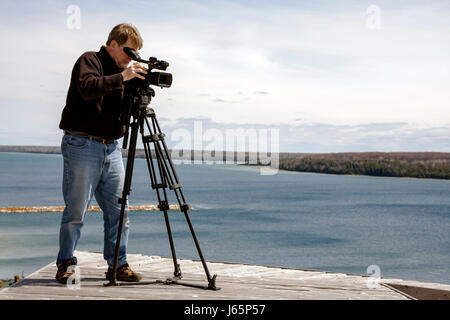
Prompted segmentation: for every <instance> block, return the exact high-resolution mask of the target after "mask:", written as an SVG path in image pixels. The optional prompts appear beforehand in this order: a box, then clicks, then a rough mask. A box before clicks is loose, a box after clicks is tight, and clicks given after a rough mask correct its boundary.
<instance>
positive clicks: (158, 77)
mask: <svg viewBox="0 0 450 320" xmlns="http://www.w3.org/2000/svg"><path fill="white" fill-rule="evenodd" d="M123 52H125V53H126V54H127V55H128V56H129V57H130V58H131V59H133V60H135V61H137V62H143V63H146V64H147V65H148V71H147V74H146V75H145V80H142V79H139V78H133V79H131V80H129V81H126V82H125V86H126V87H130V88H139V87H142V86H149V85H154V86H158V87H161V88H170V86H171V85H172V74H171V73H168V72H159V71H153V72H151V70H152V69H158V70H164V71H165V70H166V69H167V67H168V66H169V63H168V62H166V61H163V60H158V59H156V58H155V57H150V58H149V59H148V60H144V59H142V58H141V57H140V56H139V54H138V53H137V52H136V51H135V50H134V49H132V48H129V47H125V48H123Z"/></svg>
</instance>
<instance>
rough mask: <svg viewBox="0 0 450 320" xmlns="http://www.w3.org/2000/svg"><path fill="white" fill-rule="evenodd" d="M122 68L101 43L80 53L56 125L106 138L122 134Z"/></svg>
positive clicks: (114, 137)
mask: <svg viewBox="0 0 450 320" xmlns="http://www.w3.org/2000/svg"><path fill="white" fill-rule="evenodd" d="M122 71H123V69H121V68H119V67H118V66H117V65H116V63H115V61H114V59H113V58H112V57H111V56H110V55H109V53H108V52H107V51H106V48H105V47H104V46H102V47H101V48H100V51H98V52H92V51H89V52H86V53H84V54H82V55H81V56H80V57H79V58H78V60H77V62H76V63H75V66H74V67H73V70H72V77H71V80H70V87H69V92H68V93H67V100H66V106H65V107H64V109H63V112H62V117H61V122H60V123H59V128H60V129H64V130H72V131H81V132H85V133H87V134H90V135H93V136H97V137H102V138H105V139H118V138H120V137H122V136H123V135H124V133H125V125H124V121H123V119H122V111H123V110H122V98H123V92H124V85H123V78H122V75H121V74H120V73H121V72H122Z"/></svg>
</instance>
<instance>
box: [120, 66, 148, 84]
mask: <svg viewBox="0 0 450 320" xmlns="http://www.w3.org/2000/svg"><path fill="white" fill-rule="evenodd" d="M147 70H148V66H147V65H146V64H145V63H142V62H133V63H132V64H131V65H130V66H129V67H127V68H126V69H125V70H123V71H122V77H123V81H128V80H131V79H133V78H134V77H137V78H139V79H142V80H144V79H145V77H144V76H143V75H141V73H142V74H146V73H147Z"/></svg>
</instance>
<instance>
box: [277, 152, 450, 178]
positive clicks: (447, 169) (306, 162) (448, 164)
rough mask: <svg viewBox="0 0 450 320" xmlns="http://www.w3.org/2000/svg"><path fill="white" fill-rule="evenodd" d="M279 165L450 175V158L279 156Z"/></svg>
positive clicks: (307, 169)
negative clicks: (393, 158)
mask: <svg viewBox="0 0 450 320" xmlns="http://www.w3.org/2000/svg"><path fill="white" fill-rule="evenodd" d="M279 168H280V169H284V170H291V171H304V172H318V173H332V174H351V175H367V176H384V177H412V178H433V179H450V160H447V159H436V160H411V159H408V160H389V159H381V160H374V159H353V160H345V159H320V158H319V159H314V158H311V157H301V158H292V157H289V158H283V157H280V166H279Z"/></svg>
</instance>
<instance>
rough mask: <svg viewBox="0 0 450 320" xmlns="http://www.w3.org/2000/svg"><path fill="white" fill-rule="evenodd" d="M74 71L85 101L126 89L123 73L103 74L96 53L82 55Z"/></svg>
mask: <svg viewBox="0 0 450 320" xmlns="http://www.w3.org/2000/svg"><path fill="white" fill-rule="evenodd" d="M74 71H75V79H74V80H75V83H76V87H77V90H78V92H79V93H80V96H81V97H82V98H83V100H85V101H88V100H92V99H98V98H100V97H102V96H104V95H107V94H109V93H115V92H122V91H123V89H124V86H123V78H122V74H120V73H116V74H113V75H108V76H105V75H103V72H102V66H101V63H100V61H99V60H98V58H97V57H96V56H95V55H87V54H84V55H82V56H81V57H80V58H79V59H78V65H77V67H76V68H75V70H74Z"/></svg>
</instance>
